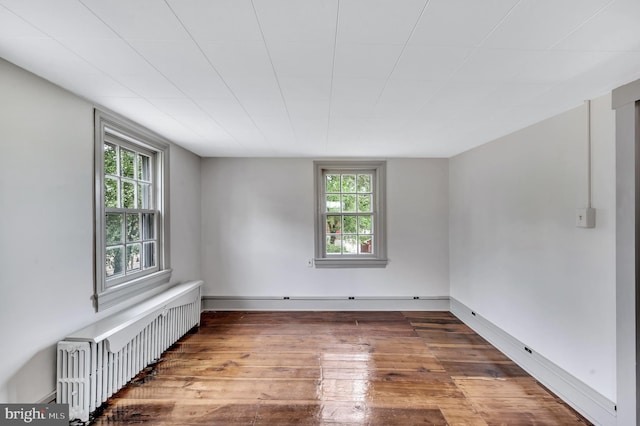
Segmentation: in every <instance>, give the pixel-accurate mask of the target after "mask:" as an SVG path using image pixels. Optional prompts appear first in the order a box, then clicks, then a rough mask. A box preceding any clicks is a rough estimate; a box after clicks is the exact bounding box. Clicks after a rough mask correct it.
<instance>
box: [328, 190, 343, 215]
mask: <svg viewBox="0 0 640 426" xmlns="http://www.w3.org/2000/svg"><path fill="white" fill-rule="evenodd" d="M326 208H327V211H328V212H339V211H340V196H339V195H337V194H333V195H327V201H326Z"/></svg>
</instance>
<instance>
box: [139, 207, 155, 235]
mask: <svg viewBox="0 0 640 426" xmlns="http://www.w3.org/2000/svg"><path fill="white" fill-rule="evenodd" d="M155 238H156V226H155V215H154V214H153V213H143V214H142V239H143V240H153V239H155Z"/></svg>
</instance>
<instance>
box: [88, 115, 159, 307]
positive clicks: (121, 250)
mask: <svg viewBox="0 0 640 426" xmlns="http://www.w3.org/2000/svg"><path fill="white" fill-rule="evenodd" d="M168 164H169V144H168V143H167V142H165V141H163V140H162V139H161V138H160V137H158V136H156V135H154V134H152V133H151V132H149V131H147V130H145V129H143V128H141V127H139V126H137V125H135V124H133V123H130V122H128V121H126V120H124V119H120V118H116V117H114V116H112V115H110V114H107V113H105V112H102V111H98V110H96V112H95V170H96V175H95V192H96V206H95V211H96V234H95V235H96V237H95V240H96V249H95V250H96V254H95V258H96V268H95V269H96V280H95V292H94V301H95V305H96V308H97V309H98V310H101V309H104V308H108V307H110V306H113V305H115V304H117V303H119V302H120V301H122V300H125V299H127V298H130V297H132V296H135V295H137V294H140V293H142V292H144V291H147V290H151V289H159V288H163V287H164V286H166V284H168V282H169V279H170V277H171V270H170V269H169V261H168V260H169V253H168V245H167V237H168V229H167V226H168V221H167V217H168V200H167V181H168V180H167V178H168Z"/></svg>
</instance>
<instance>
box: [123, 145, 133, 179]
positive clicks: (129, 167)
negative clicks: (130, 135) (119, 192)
mask: <svg viewBox="0 0 640 426" xmlns="http://www.w3.org/2000/svg"><path fill="white" fill-rule="evenodd" d="M135 159H136V154H135V153H134V152H133V151H129V150H128V149H124V148H120V168H121V173H122V177H128V178H133V177H135V175H134V173H133V172H134V170H135Z"/></svg>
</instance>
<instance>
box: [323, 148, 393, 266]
mask: <svg viewBox="0 0 640 426" xmlns="http://www.w3.org/2000/svg"><path fill="white" fill-rule="evenodd" d="M313 164H314V188H315V190H314V207H315V208H314V210H315V214H314V220H315V259H314V264H315V267H316V268H384V267H386V266H387V263H388V259H387V234H386V180H387V179H386V162H385V161H355V160H354V161H314V162H313ZM325 170H331V171H358V170H374V171H375V181H374V189H375V206H374V212H375V214H374V224H373V226H374V228H373V229H374V232H373V235H374V237H375V240H376V241H377V243H376V250H375V253H374V254H371V255H362V254H360V255H353V256H350V255H340V256H327V255H325V250H324V246H325V244H326V239H325V226H324V220H323V217H324V212H323V207H324V201H323V200H321V198H322V197H323V194H324V179H323V173H324V171H325Z"/></svg>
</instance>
